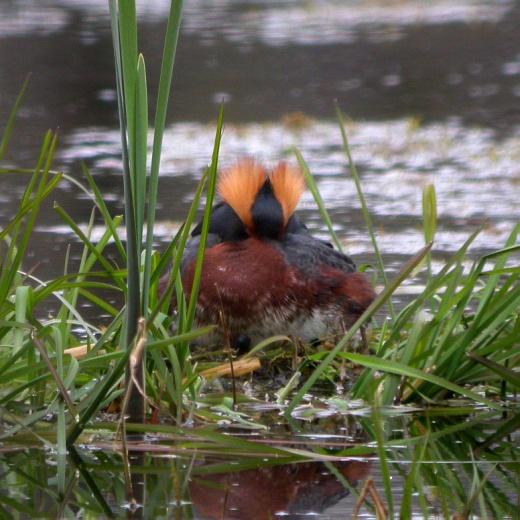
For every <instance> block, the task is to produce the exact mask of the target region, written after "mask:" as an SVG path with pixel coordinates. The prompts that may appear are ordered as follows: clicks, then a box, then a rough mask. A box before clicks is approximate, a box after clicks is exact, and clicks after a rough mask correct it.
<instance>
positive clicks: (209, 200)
mask: <svg viewBox="0 0 520 520" xmlns="http://www.w3.org/2000/svg"><path fill="white" fill-rule="evenodd" d="M223 122H224V105H221V106H220V110H219V114H218V120H217V130H216V133H215V143H214V145H213V154H212V157H211V165H210V168H209V179H208V189H207V191H206V207H205V209H204V218H203V220H202V231H201V234H200V243H199V249H198V251H197V259H196V263H195V271H194V275H193V285H192V289H191V294H190V302H189V306H188V312H187V322H186V324H185V326H184V327H183V329H182V331H183V332H185V331H186V327H187V328H189V327H191V324H192V323H193V319H194V318H195V308H196V304H197V299H198V296H199V287H200V277H201V274H202V264H203V261H204V253H205V249H206V238H207V236H208V231H209V221H210V216H211V212H212V210H213V198H214V195H215V187H216V184H217V170H218V154H219V150H220V140H221V139H222V125H223Z"/></svg>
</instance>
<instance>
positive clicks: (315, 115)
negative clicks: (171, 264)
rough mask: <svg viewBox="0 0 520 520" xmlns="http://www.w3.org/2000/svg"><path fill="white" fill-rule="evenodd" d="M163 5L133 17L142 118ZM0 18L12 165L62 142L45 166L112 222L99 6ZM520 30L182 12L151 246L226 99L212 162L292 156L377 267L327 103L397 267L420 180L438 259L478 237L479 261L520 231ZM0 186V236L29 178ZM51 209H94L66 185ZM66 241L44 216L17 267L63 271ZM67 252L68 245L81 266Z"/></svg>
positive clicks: (433, 21) (292, 14) (317, 14)
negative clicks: (430, 190) (218, 149)
mask: <svg viewBox="0 0 520 520" xmlns="http://www.w3.org/2000/svg"><path fill="white" fill-rule="evenodd" d="M168 5H169V2H167V1H166V0H155V1H153V2H141V3H140V7H139V11H140V16H141V21H142V23H141V30H140V41H141V45H142V50H143V53H144V55H145V56H146V59H147V68H148V72H149V85H150V91H151V98H152V99H151V101H152V103H153V102H154V96H155V92H156V86H157V76H158V67H159V62H158V59H159V56H160V46H161V38H162V34H163V30H164V17H165V13H166V12H167V9H168ZM0 20H2V22H0V23H1V27H2V31H0V49H1V51H2V52H0V70H1V71H2V74H1V75H0V91H1V92H2V96H1V97H0V116H1V117H2V119H3V118H4V117H5V115H6V114H7V112H8V110H9V109H10V108H11V106H12V103H13V101H14V98H15V96H16V94H17V92H18V89H19V88H20V85H21V83H22V81H23V79H24V78H25V76H26V75H27V74H28V73H29V72H31V74H32V77H31V84H30V88H29V92H28V94H27V97H26V100H25V102H24V106H23V109H22V112H21V114H20V121H19V123H18V126H17V131H16V134H15V137H14V139H13V142H12V145H11V147H10V152H9V156H8V158H9V161H10V162H11V163H12V164H16V165H21V166H31V165H33V163H34V160H35V157H36V154H37V150H38V148H39V145H40V142H41V138H42V135H43V132H44V130H45V129H46V128H49V127H50V128H59V133H60V146H59V150H58V154H57V159H56V162H55V167H56V168H60V169H64V170H65V171H66V172H67V173H69V174H70V175H72V176H73V177H75V178H76V179H80V180H81V172H80V165H79V162H80V161H85V162H86V164H87V165H89V167H90V168H91V170H92V172H93V174H94V176H95V178H96V180H97V182H98V183H99V185H100V187H101V188H102V190H103V192H104V193H105V194H106V198H107V201H108V205H109V208H110V210H111V211H113V212H114V213H121V212H122V182H121V175H120V170H121V167H120V158H119V137H118V132H117V116H116V100H115V92H114V76H113V65H112V50H111V41H110V34H109V21H108V17H107V12H106V5H105V2H104V1H103V0H90V1H88V2H76V1H72V0H60V1H57V0H55V1H50V0H49V1H38V2H36V1H30V0H25V1H16V2H14V1H4V2H3V3H2V4H1V5H0ZM519 21H520V4H519V3H518V2H514V1H496V2H483V1H477V0H472V1H470V0H467V1H464V2H460V3H459V4H457V6H454V5H453V4H452V2H446V1H441V0H437V1H435V2H429V3H428V4H424V3H423V2H419V1H413V0H406V1H399V2H397V1H396V2H380V1H370V2H361V3H360V2H340V1H333V0H327V1H323V2H307V3H305V4H301V3H300V2H294V1H283V2H282V1H269V2H240V1H232V0H220V1H218V0H213V1H209V0H208V1H202V0H199V1H195V0H192V1H188V2H186V10H185V18H184V21H183V32H182V36H181V40H180V46H179V51H178V58H177V64H176V74H175V79H174V83H173V88H172V99H173V102H172V106H171V110H170V112H169V123H168V130H167V132H166V138H165V139H166V142H165V150H164V154H163V163H162V170H161V174H162V178H161V189H160V200H159V213H158V219H159V226H158V229H157V236H156V238H157V244H158V247H163V246H164V243H166V242H167V241H168V240H169V239H170V238H171V236H172V233H173V232H174V230H175V229H176V227H177V225H178V222H179V221H181V220H182V218H183V217H184V215H185V213H186V210H187V207H188V204H189V202H190V198H191V194H192V193H193V190H194V187H195V183H196V180H197V178H198V177H199V176H200V174H201V171H202V169H203V168H204V166H205V165H206V164H207V163H208V162H209V159H210V154H211V146H212V141H213V132H214V125H215V118H216V112H217V107H218V103H219V102H220V101H221V100H222V99H224V100H225V101H226V129H225V134H224V139H223V144H222V146H223V151H222V156H221V161H222V163H223V164H229V163H230V162H232V161H233V160H235V159H236V157H238V156H242V155H254V156H255V157H257V158H259V159H261V160H263V161H265V162H267V163H269V164H272V163H273V162H276V161H278V160H279V159H281V158H287V157H289V158H291V157H292V155H291V151H290V147H291V146H293V145H295V146H297V147H299V148H300V149H301V151H302V153H303V155H304V157H305V158H306V159H307V161H308V163H309V166H310V168H311V171H312V172H313V173H314V174H315V175H316V176H317V178H318V185H319V187H320V189H321V190H322V192H323V196H324V199H325V201H326V204H327V206H328V207H329V209H330V210H331V214H332V218H333V221H334V223H335V225H336V226H337V230H338V233H339V235H340V238H341V239H342V240H343V241H344V242H345V244H346V249H347V251H348V252H350V253H351V254H352V255H354V256H355V258H356V260H357V261H358V262H359V263H363V262H366V261H370V260H372V251H371V247H370V244H369V241H368V239H367V235H366V231H365V227H364V224H363V222H362V219H361V216H360V212H359V203H358V201H357V197H356V195H355V191H354V187H353V183H352V181H351V180H350V179H349V178H348V176H347V175H346V166H345V158H344V156H343V154H342V151H341V143H340V134H339V130H338V128H337V125H336V123H335V121H334V108H333V100H334V99H337V100H338V102H339V104H340V105H341V107H342V109H343V110H344V111H345V112H346V114H347V115H348V117H349V118H351V119H352V120H353V123H352V124H351V125H350V126H349V128H348V132H349V137H350V140H351V144H352V152H353V155H354V158H355V160H356V163H357V164H358V167H359V170H360V173H361V175H362V180H363V186H364V190H365V193H366V196H367V199H368V203H369V206H370V208H371V210H372V213H373V214H374V217H375V222H376V226H377V229H378V233H379V238H380V245H381V249H382V250H383V253H384V254H385V257H386V261H387V264H388V265H389V267H390V269H391V270H393V269H395V268H397V266H398V265H399V264H400V263H401V262H402V261H403V260H404V259H405V258H407V256H408V255H409V254H410V253H412V252H414V251H416V250H417V249H418V248H419V247H420V245H421V244H422V236H421V231H420V225H421V218H420V214H421V191H422V188H423V186H424V185H425V184H427V183H432V182H433V183H435V185H436V188H437V194H438V204H439V219H440V222H439V233H438V236H437V241H436V246H435V249H436V254H437V255H438V256H439V257H441V258H442V257H443V256H445V255H446V254H447V253H449V252H450V251H453V250H455V249H457V247H458V246H459V245H460V244H461V243H462V242H463V240H464V238H465V237H466V236H467V235H468V234H469V233H470V232H471V231H473V230H474V229H476V228H477V227H478V226H480V225H484V231H483V233H482V235H481V237H480V238H479V239H478V240H477V242H476V243H475V245H474V248H475V249H474V254H475V255H478V254H481V253H483V252H487V251H489V250H491V249H493V248H497V247H500V246H501V245H503V242H504V239H505V237H506V236H507V233H508V231H509V230H510V229H511V227H512V225H513V223H515V222H516V221H518V218H519V217H520V212H519V210H518V205H517V204H516V200H517V198H518V194H519V193H520V191H519V182H520V167H519V166H518V165H519V164H520V162H519V161H518V158H519V152H518V150H519V139H520V137H519V136H520V133H519V131H518V129H519V126H520V111H518V102H519V99H520V55H519V54H518V48H520V41H519V39H520V36H519V34H518V31H517V30H516V28H517V26H518V23H519ZM65 50H67V51H66V52H65ZM1 182H2V184H3V185H4V186H7V189H5V190H2V195H0V198H1V201H2V204H1V206H0V221H1V222H5V221H6V220H7V219H8V217H9V215H12V214H13V212H14V210H15V208H16V206H17V203H18V200H19V195H20V193H21V190H22V188H23V186H24V183H25V179H23V178H22V177H20V176H18V177H15V176H9V177H3V178H2V181H1ZM54 198H56V199H57V200H58V201H59V202H60V204H61V205H62V206H63V207H64V208H65V209H66V210H67V211H68V212H69V213H70V214H71V215H72V216H73V217H74V218H75V219H76V220H77V221H78V222H79V223H86V222H87V220H88V216H89V214H90V209H91V206H92V203H91V201H90V200H88V199H87V198H86V197H85V195H84V194H82V193H81V192H80V191H79V190H78V189H77V188H76V187H74V186H72V185H70V184H68V183H67V182H63V183H62V185H61V187H60V188H59V189H58V190H57V191H56V192H55V194H54ZM301 210H302V212H303V215H304V217H305V218H306V220H307V221H308V222H309V224H310V226H311V228H312V229H314V230H315V231H316V232H317V233H318V234H325V230H324V227H323V225H322V223H321V222H320V220H319V216H318V214H317V211H316V208H315V206H314V204H313V202H312V200H311V197H310V195H308V194H307V195H306V196H305V197H304V198H303V201H302V203H301ZM50 237H52V247H51V248H49V247H48V241H49V238H50ZM71 240H72V241H73V240H74V239H73V236H72V234H71V233H70V232H69V231H68V230H67V228H66V227H64V226H63V223H62V222H61V221H60V220H59V218H58V217H57V215H56V214H55V212H54V211H53V210H52V204H51V203H50V202H49V204H47V205H46V206H45V207H44V208H43V209H42V218H41V219H40V221H39V226H38V228H37V232H36V234H35V236H34V238H33V242H32V251H31V256H30V257H29V259H28V262H27V268H31V267H34V266H36V265H37V269H36V271H35V274H36V275H39V276H40V277H41V278H44V279H48V278H50V277H52V276H55V275H57V274H59V273H61V272H62V271H63V261H64V260H63V259H64V252H65V249H66V247H67V244H68V243H69V242H70V241H71ZM77 254H79V246H73V248H72V256H73V258H74V257H75V256H77Z"/></svg>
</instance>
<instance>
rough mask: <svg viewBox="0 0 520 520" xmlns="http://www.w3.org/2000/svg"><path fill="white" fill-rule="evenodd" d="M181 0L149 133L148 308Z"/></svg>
mask: <svg viewBox="0 0 520 520" xmlns="http://www.w3.org/2000/svg"><path fill="white" fill-rule="evenodd" d="M182 5H183V1H182V0H172V2H171V5H170V14H169V16H168V24H167V27H166V35H165V39H164V49H163V57H162V62H161V75H160V79H159V91H158V93H157V105H156V108H155V123H154V134H153V148H152V163H151V168H150V180H149V185H148V201H147V202H148V210H147V218H146V252H145V261H144V276H143V279H144V282H143V283H144V287H143V307H144V308H145V309H147V308H148V303H149V291H150V272H151V257H152V246H153V225H154V222H155V211H156V207H157V190H158V186H159V167H160V162H161V150H162V142H163V135H164V127H165V125H166V113H167V110H168V100H169V97H170V90H171V82H172V75H173V65H174V63H175V54H176V51H177V41H178V39H179V32H180V24H181V18H182Z"/></svg>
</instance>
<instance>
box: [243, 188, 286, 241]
mask: <svg viewBox="0 0 520 520" xmlns="http://www.w3.org/2000/svg"><path fill="white" fill-rule="evenodd" d="M251 217H252V219H253V226H254V230H255V233H256V235H258V236H259V237H265V238H271V239H278V238H280V234H281V232H282V229H283V224H284V221H283V210H282V206H281V205H280V203H279V202H278V201H277V200H276V197H275V196H274V193H273V187H272V185H271V182H270V181H269V179H268V180H266V181H265V182H264V184H263V185H262V187H261V188H260V190H259V191H258V194H257V196H256V198H255V202H254V203H253V206H252V208H251Z"/></svg>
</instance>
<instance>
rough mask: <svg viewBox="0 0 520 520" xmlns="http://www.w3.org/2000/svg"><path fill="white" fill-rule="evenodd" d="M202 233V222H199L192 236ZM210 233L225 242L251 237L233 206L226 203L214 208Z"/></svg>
mask: <svg viewBox="0 0 520 520" xmlns="http://www.w3.org/2000/svg"><path fill="white" fill-rule="evenodd" d="M201 232H202V222H199V223H198V224H197V225H196V226H195V229H194V230H193V231H192V232H191V236H192V237H195V236H198V235H200V234H201ZM209 233H213V234H215V235H218V236H219V237H220V239H221V240H222V241H224V242H227V241H229V242H236V241H238V240H245V239H246V238H247V237H248V236H249V235H248V234H247V231H246V227H245V226H244V224H243V222H242V221H241V220H240V218H239V217H238V215H237V214H236V213H235V211H234V210H233V209H232V208H231V206H229V205H228V204H226V203H225V202H220V203H219V204H217V205H216V206H215V207H214V208H213V211H212V212H211V218H210V221H209Z"/></svg>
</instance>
